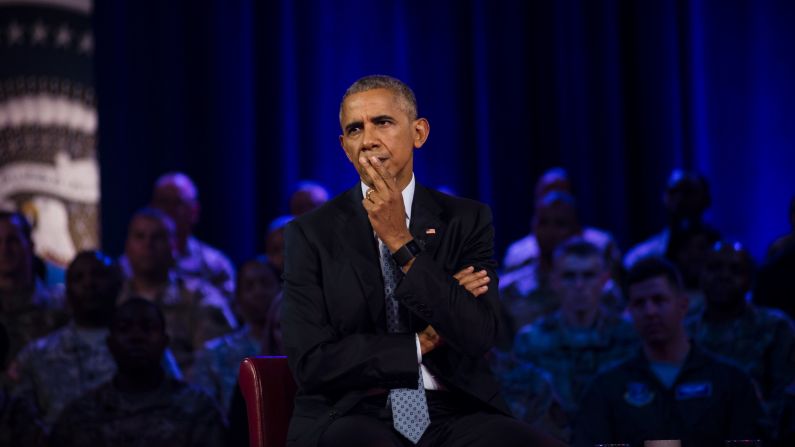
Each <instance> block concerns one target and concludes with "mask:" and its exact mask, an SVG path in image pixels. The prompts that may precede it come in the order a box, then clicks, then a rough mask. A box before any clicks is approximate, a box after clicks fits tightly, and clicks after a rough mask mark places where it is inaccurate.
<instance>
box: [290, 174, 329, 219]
mask: <svg viewBox="0 0 795 447" xmlns="http://www.w3.org/2000/svg"><path fill="white" fill-rule="evenodd" d="M326 202H328V191H327V190H326V188H324V187H323V185H321V184H319V183H316V182H312V181H304V182H301V183H300V184H299V185H298V188H297V189H296V190H295V192H294V193H293V194H292V195H291V196H290V214H292V215H293V216H300V215H301V214H304V213H307V212H309V211H312V210H313V209H315V208H318V207H319V206H320V205H323V204H324V203H326Z"/></svg>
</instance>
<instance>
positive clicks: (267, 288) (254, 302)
mask: <svg viewBox="0 0 795 447" xmlns="http://www.w3.org/2000/svg"><path fill="white" fill-rule="evenodd" d="M280 290H281V281H280V280H279V278H278V277H277V276H276V272H275V271H274V270H273V268H272V267H271V266H270V265H268V264H265V263H263V262H261V261H258V260H252V261H248V262H246V263H245V264H243V266H242V267H241V268H240V271H239V272H238V275H237V288H236V295H237V296H236V298H235V306H236V307H237V313H238V315H240V316H241V317H242V318H243V322H244V325H243V327H241V328H240V329H238V330H237V331H235V332H232V333H230V334H227V335H224V336H221V337H218V338H214V339H212V340H210V341H208V342H207V343H205V344H204V348H203V349H202V350H200V351H199V352H198V353H197V354H196V361H195V363H194V366H193V371H192V382H193V383H195V384H196V385H198V386H199V387H200V388H202V389H203V390H204V391H206V392H207V393H208V394H209V395H210V396H212V397H213V398H215V399H216V400H217V401H218V402H219V403H220V404H221V405H222V409H223V410H224V412H225V413H226V412H228V410H229V401H230V399H231V397H232V391H233V390H234V388H235V385H236V384H237V374H238V371H239V370H240V362H241V361H243V359H244V358H246V357H248V356H251V355H259V354H260V353H261V352H262V348H263V341H264V340H266V339H269V336H268V335H269V334H267V333H266V328H267V326H268V311H269V309H270V307H271V305H272V303H273V301H274V300H275V299H276V296H277V295H278V294H279V291H280Z"/></svg>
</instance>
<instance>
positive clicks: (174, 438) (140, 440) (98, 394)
mask: <svg viewBox="0 0 795 447" xmlns="http://www.w3.org/2000/svg"><path fill="white" fill-rule="evenodd" d="M223 430H224V422H223V419H222V416H221V414H220V412H219V411H218V407H217V406H216V405H215V403H214V402H213V400H212V399H211V398H210V397H209V396H207V395H206V394H205V393H204V392H202V391H200V390H198V389H196V388H193V387H191V386H189V385H188V384H186V383H184V382H180V381H178V380H173V379H166V380H165V381H164V382H163V384H162V385H161V386H160V387H159V388H158V389H157V390H155V391H150V392H144V393H125V392H121V391H119V390H117V389H116V388H115V387H114V386H113V382H112V381H111V382H107V383H105V384H104V385H102V386H100V387H99V388H97V389H95V390H93V391H90V392H88V393H87V394H85V395H83V396H82V397H80V398H78V399H77V400H75V401H74V402H72V403H71V404H69V406H67V407H66V409H65V410H64V412H63V413H62V414H61V417H60V418H59V419H58V422H57V423H56V425H55V429H54V430H53V433H52V436H51V445H53V446H56V447H59V446H64V447H67V446H125V447H126V446H141V447H154V446H220V445H222V442H223Z"/></svg>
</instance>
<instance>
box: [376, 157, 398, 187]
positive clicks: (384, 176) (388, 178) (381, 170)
mask: <svg viewBox="0 0 795 447" xmlns="http://www.w3.org/2000/svg"><path fill="white" fill-rule="evenodd" d="M370 166H372V167H373V168H375V170H376V171H378V175H379V176H380V177H381V180H383V181H384V184H385V185H386V187H387V188H389V189H394V188H393V186H394V185H395V181H396V180H397V179H396V178H395V177H393V176H392V175H391V174H390V173H389V171H387V170H386V167H385V166H384V165H383V164H382V163H381V160H379V159H378V157H370Z"/></svg>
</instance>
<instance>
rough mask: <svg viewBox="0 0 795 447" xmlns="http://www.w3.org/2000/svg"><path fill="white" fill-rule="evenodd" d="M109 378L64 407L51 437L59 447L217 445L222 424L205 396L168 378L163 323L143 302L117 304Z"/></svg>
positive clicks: (159, 314)
mask: <svg viewBox="0 0 795 447" xmlns="http://www.w3.org/2000/svg"><path fill="white" fill-rule="evenodd" d="M107 342H108V348H109V349H110V352H111V354H112V355H113V359H114V360H115V362H116V365H117V372H116V374H115V375H114V377H113V379H112V380H111V381H109V382H106V383H105V384H103V385H101V386H100V387H98V388H97V389H95V390H93V391H90V392H88V393H86V394H84V395H83V396H82V397H80V398H78V399H77V400H75V401H73V402H72V403H71V404H69V405H68V406H67V407H66V409H65V410H64V411H63V413H62V414H61V417H60V418H59V419H58V422H57V423H56V425H55V428H54V430H53V433H52V436H51V445H52V446H55V447H59V446H88V445H90V446H122V445H123V446H132V445H134V446H147V447H148V446H172V445H173V446H177V445H179V446H220V445H221V444H222V442H223V430H224V422H223V418H222V416H221V414H220V413H219V411H218V408H217V406H216V405H215V403H214V402H213V401H212V399H211V398H210V397H209V396H207V395H206V394H204V392H202V391H200V390H198V389H195V388H192V387H190V386H189V385H187V384H186V383H184V382H181V381H178V380H174V379H170V378H167V377H166V375H165V373H164V371H163V369H162V367H161V365H160V359H161V358H162V356H163V353H164V351H165V349H166V347H167V346H168V343H169V340H168V336H167V335H166V320H165V318H164V316H163V314H162V312H161V311H160V309H159V308H158V307H157V306H156V305H154V304H153V303H151V302H149V301H147V300H144V299H139V298H135V299H130V300H128V301H126V302H124V303H123V304H121V305H120V306H119V307H118V308H117V309H116V312H115V314H114V316H113V319H112V320H111V324H110V335H109V336H108V339H107Z"/></svg>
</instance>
